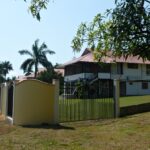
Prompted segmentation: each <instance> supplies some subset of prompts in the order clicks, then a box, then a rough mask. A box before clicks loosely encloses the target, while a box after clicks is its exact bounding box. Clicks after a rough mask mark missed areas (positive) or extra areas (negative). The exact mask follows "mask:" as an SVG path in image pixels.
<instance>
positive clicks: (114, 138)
mask: <svg viewBox="0 0 150 150" xmlns="http://www.w3.org/2000/svg"><path fill="white" fill-rule="evenodd" d="M149 149H150V112H148V113H142V114H138V115H133V116H130V117H126V118H120V119H109V120H99V121H84V122H73V123H63V124H60V126H58V127H52V126H39V127H21V126H10V125H7V124H5V123H4V122H3V121H0V150H149Z"/></svg>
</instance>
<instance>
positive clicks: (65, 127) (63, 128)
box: [22, 123, 75, 130]
mask: <svg viewBox="0 0 150 150" xmlns="http://www.w3.org/2000/svg"><path fill="white" fill-rule="evenodd" d="M22 127H25V128H40V129H53V130H75V128H74V127H68V126H63V125H60V124H56V125H49V124H45V123H43V124H42V125H23V126H22Z"/></svg>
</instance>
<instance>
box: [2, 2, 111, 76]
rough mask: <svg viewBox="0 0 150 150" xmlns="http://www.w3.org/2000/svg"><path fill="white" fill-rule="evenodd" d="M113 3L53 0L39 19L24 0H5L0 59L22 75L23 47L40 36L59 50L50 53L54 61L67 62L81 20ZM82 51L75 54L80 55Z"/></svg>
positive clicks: (84, 20) (41, 39)
mask: <svg viewBox="0 0 150 150" xmlns="http://www.w3.org/2000/svg"><path fill="white" fill-rule="evenodd" d="M113 7H114V0H107V1H103V0H101V1H100V0H74V1H73V0H54V2H50V3H49V5H48V9H47V10H44V11H42V13H41V17H42V19H41V21H40V22H38V21H37V20H36V19H34V18H33V17H32V15H31V14H30V13H29V12H28V5H27V3H24V2H23V0H2V2H1V5H0V19H1V21H0V61H5V60H7V61H10V62H11V63H12V65H13V68H14V70H13V71H12V72H10V76H13V75H16V76H17V75H21V74H23V71H22V70H20V65H21V63H22V62H23V60H24V59H26V57H25V56H20V55H19V53H18V51H19V50H21V49H31V46H32V44H33V42H34V41H35V40H36V39H37V38H39V39H40V42H45V43H46V44H47V45H48V47H49V49H51V50H53V51H55V52H56V54H55V55H51V56H49V57H48V58H49V60H50V61H51V62H52V63H53V64H55V63H56V62H57V63H64V62H66V61H68V60H70V59H72V58H73V57H74V53H73V51H72V48H71V47H70V46H71V41H72V39H73V37H74V36H75V33H76V30H77V28H78V26H79V25H80V23H81V22H89V21H91V20H92V19H93V17H94V16H95V15H96V14H97V13H104V12H105V10H106V9H110V8H113ZM79 55H80V54H75V56H76V57H78V56H79Z"/></svg>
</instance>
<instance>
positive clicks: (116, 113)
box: [113, 79, 120, 118]
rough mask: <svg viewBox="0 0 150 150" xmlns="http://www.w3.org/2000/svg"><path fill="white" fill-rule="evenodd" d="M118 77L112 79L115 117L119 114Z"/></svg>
mask: <svg viewBox="0 0 150 150" xmlns="http://www.w3.org/2000/svg"><path fill="white" fill-rule="evenodd" d="M119 83H120V82H119V80H118V79H114V95H113V97H114V115H115V118H117V117H119V116H120V105H119V96H120V86H119V85H120V84H119Z"/></svg>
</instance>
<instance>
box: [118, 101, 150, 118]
mask: <svg viewBox="0 0 150 150" xmlns="http://www.w3.org/2000/svg"><path fill="white" fill-rule="evenodd" d="M148 111H150V103H145V104H139V105H132V106H126V107H121V108H120V117H123V116H128V115H133V114H137V113H142V112H148Z"/></svg>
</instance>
